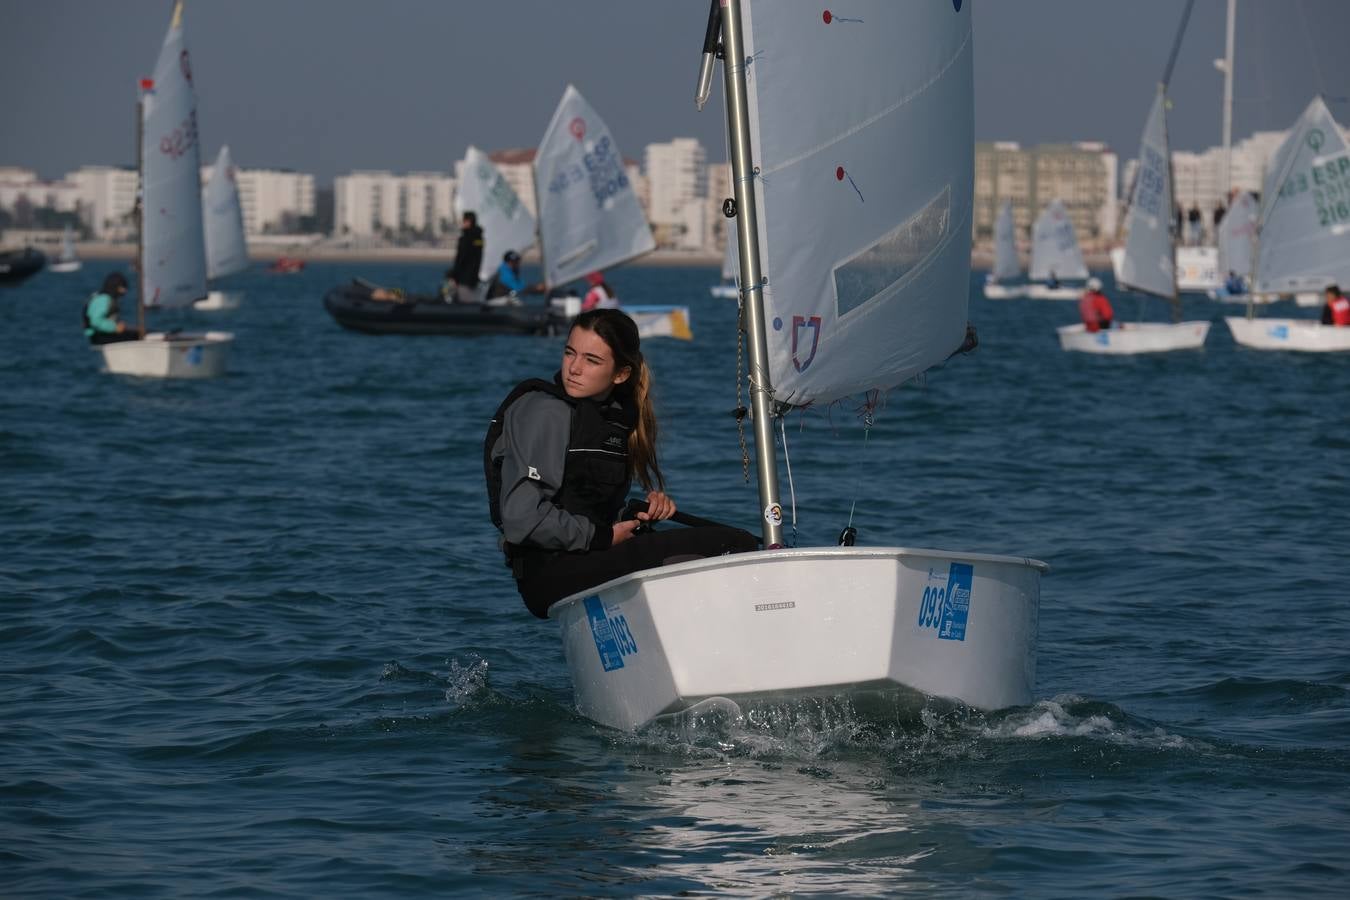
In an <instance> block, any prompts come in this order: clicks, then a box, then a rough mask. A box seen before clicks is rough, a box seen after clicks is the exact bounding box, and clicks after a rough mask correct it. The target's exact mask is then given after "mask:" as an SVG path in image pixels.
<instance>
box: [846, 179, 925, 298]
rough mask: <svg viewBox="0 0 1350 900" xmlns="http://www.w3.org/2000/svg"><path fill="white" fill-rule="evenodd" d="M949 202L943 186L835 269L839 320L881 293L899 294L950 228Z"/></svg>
mask: <svg viewBox="0 0 1350 900" xmlns="http://www.w3.org/2000/svg"><path fill="white" fill-rule="evenodd" d="M951 201H952V190H951V187H950V186H947V187H944V188H943V189H942V191H941V192H940V193H939V194H938V195H937V196H936V197H934V198H933V199H932V200H930V201H928V203H926V204H924V207H923V208H922V209H920V210H919V211H918V212H917V213H916V214H915V215H913V216H911V217H910V218H909V219H907V220H905V221H904V222H901V223H900V224H899V225H897V226H896V227H895V228H894V229H892V230H891V231H889V232H888V233H886V234H885V235H884V236H882V238H881V240H879V241H877V242H876V243H874V244H872V245H871V246H870V247H866V248H864V249H863V250H862V251H861V252H859V253H857V254H855V255H854V256H853V257H852V258H851V259H849V260H848V261H847V262H844V263H842V264H840V265H838V266H836V267H835V269H834V295H835V298H836V303H837V304H838V312H837V315H838V317H839V318H841V319H842V318H843V317H844V316H846V315H848V314H849V313H850V312H852V311H853V310H855V309H857V308H858V307H860V306H863V305H864V304H866V303H868V302H870V301H871V300H873V299H874V298H876V297H879V296H881V295H882V294H893V293H894V292H896V291H898V290H899V289H900V288H901V287H902V286H903V283H904V282H905V281H906V280H907V279H908V277H909V276H910V274H911V273H913V272H914V271H915V270H917V269H920V268H922V267H923V265H924V264H925V263H926V262H927V261H928V259H929V257H931V256H933V255H935V254H936V253H937V252H938V249H939V248H940V247H941V246H942V243H943V240H944V239H945V238H946V237H947V231H948V229H949V228H950V227H951Z"/></svg>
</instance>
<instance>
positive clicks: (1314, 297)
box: [1224, 97, 1350, 353]
mask: <svg viewBox="0 0 1350 900" xmlns="http://www.w3.org/2000/svg"><path fill="white" fill-rule="evenodd" d="M1347 173H1350V147H1348V146H1347V145H1346V142H1345V140H1344V138H1343V137H1342V136H1341V129H1340V126H1339V125H1337V124H1336V120H1335V119H1334V118H1332V115H1331V111H1330V110H1328V109H1327V106H1326V104H1325V103H1324V102H1323V100H1322V98H1321V97H1314V98H1313V99H1312V102H1310V103H1309V104H1308V107H1307V108H1306V109H1305V110H1304V111H1303V115H1301V116H1299V119H1298V121H1297V122H1296V123H1294V127H1293V128H1292V129H1290V131H1289V135H1288V137H1286V138H1285V140H1284V143H1282V144H1281V145H1280V147H1279V149H1278V150H1276V151H1275V156H1274V157H1273V159H1272V162H1271V166H1270V169H1269V170H1268V175H1267V178H1266V181H1265V184H1264V185H1263V189H1262V201H1261V202H1262V206H1261V212H1260V216H1259V218H1258V221H1257V230H1256V238H1257V252H1256V266H1255V274H1254V277H1253V279H1252V282H1253V293H1254V294H1256V295H1257V296H1264V297H1279V296H1288V295H1293V296H1294V298H1295V300H1296V302H1297V303H1298V305H1299V306H1305V307H1307V306H1320V305H1321V304H1322V302H1323V299H1322V293H1323V290H1324V289H1325V288H1326V287H1327V286H1328V285H1330V284H1347V283H1350V217H1342V216H1341V214H1340V210H1339V206H1338V205H1336V204H1331V203H1329V202H1323V200H1322V199H1319V198H1321V197H1323V196H1325V195H1324V191H1331V190H1336V191H1345V190H1347V189H1350V180H1348V179H1347ZM1310 185H1312V186H1314V187H1315V186H1318V185H1321V187H1320V188H1317V189H1315V190H1314V189H1310V188H1309V186H1310ZM1224 321H1225V322H1227V323H1228V330H1229V331H1231V332H1232V334H1233V340H1235V341H1237V343H1238V344H1240V345H1242V346H1244V347H1250V348H1252V349H1255V350H1293V351H1299V352H1306V353H1330V352H1338V351H1343V350H1350V328H1346V327H1337V326H1334V325H1322V324H1321V323H1320V322H1317V321H1314V320H1309V319H1267V318H1256V317H1254V315H1253V311H1252V310H1251V309H1249V310H1248V315H1247V316H1246V317H1245V318H1244V317H1238V316H1232V317H1226V318H1225V319H1224Z"/></svg>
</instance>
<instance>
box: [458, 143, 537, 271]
mask: <svg viewBox="0 0 1350 900" xmlns="http://www.w3.org/2000/svg"><path fill="white" fill-rule="evenodd" d="M466 212H472V213H473V214H474V215H475V216H477V217H478V226H479V227H480V228H482V229H483V265H482V267H481V268H480V269H479V272H478V277H479V278H481V279H483V280H484V281H486V280H488V279H489V278H491V277H492V273H494V272H496V271H497V266H498V265H499V264H500V263H501V261H502V256H503V255H504V254H505V253H506V251H508V250H515V251H516V252H517V253H524V252H525V250H526V249H528V248H529V247H531V246H533V245H534V216H532V215H530V211H529V210H528V209H526V208H525V204H524V203H522V202H521V201H520V197H518V196H517V195H516V192H515V191H514V190H513V189H512V187H511V183H510V182H508V181H507V180H506V178H505V177H503V175H502V173H501V170H499V169H498V168H497V167H496V166H495V165H493V164H492V160H491V159H489V158H488V155H487V154H486V153H484V152H483V151H482V150H479V149H478V148H477V147H473V146H470V147H469V149H468V150H466V151H465V152H464V167H463V169H462V170H461V172H460V182H459V190H458V192H457V193H456V194H455V215H456V217H457V218H459V219H463V218H464V214H465V213H466Z"/></svg>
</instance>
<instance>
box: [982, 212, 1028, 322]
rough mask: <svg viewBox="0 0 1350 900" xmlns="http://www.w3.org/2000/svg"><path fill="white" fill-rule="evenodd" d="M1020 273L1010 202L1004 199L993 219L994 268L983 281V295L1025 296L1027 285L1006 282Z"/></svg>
mask: <svg viewBox="0 0 1350 900" xmlns="http://www.w3.org/2000/svg"><path fill="white" fill-rule="evenodd" d="M1021 275H1022V263H1021V261H1020V260H1019V259H1018V258H1017V233H1016V228H1015V227H1014V225H1013V211H1012V203H1011V202H1009V201H1007V200H1004V201H1003V207H1002V208H1001V209H1000V210H999V211H998V218H997V219H996V220H994V268H993V269H992V270H990V272H989V277H988V278H986V279H985V282H984V296H985V298H986V299H988V300H1010V299H1012V298H1014V297H1025V296H1026V293H1027V285H1025V284H1008V283H1007V282H1009V281H1012V280H1013V279H1015V278H1019V277H1021Z"/></svg>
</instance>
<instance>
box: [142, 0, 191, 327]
mask: <svg viewBox="0 0 1350 900" xmlns="http://www.w3.org/2000/svg"><path fill="white" fill-rule="evenodd" d="M143 88H144V89H143V91H142V97H141V103H142V119H141V127H142V135H141V186H142V192H141V242H142V256H141V266H142V269H143V271H142V276H141V277H142V280H143V284H144V285H145V297H144V302H145V305H146V306H183V305H186V304H188V303H191V302H192V301H194V300H198V299H200V298H202V297H204V296H206V248H205V243H204V240H203V236H202V186H201V171H200V165H201V162H200V150H199V147H198V143H197V98H196V95H195V94H194V92H193V88H192V67H191V64H190V63H189V60H188V52H187V47H186V45H185V44H184V42H183V4H182V2H181V0H180V2H179V3H177V4H175V6H174V10H173V20H172V21H171V22H170V24H169V31H168V34H166V35H165V36H164V46H163V47H162V48H161V49H160V52H159V61H158V62H156V63H155V76H154V81H153V84H152V85H150V86H148V87H146V86H145V85H144V84H143Z"/></svg>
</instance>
